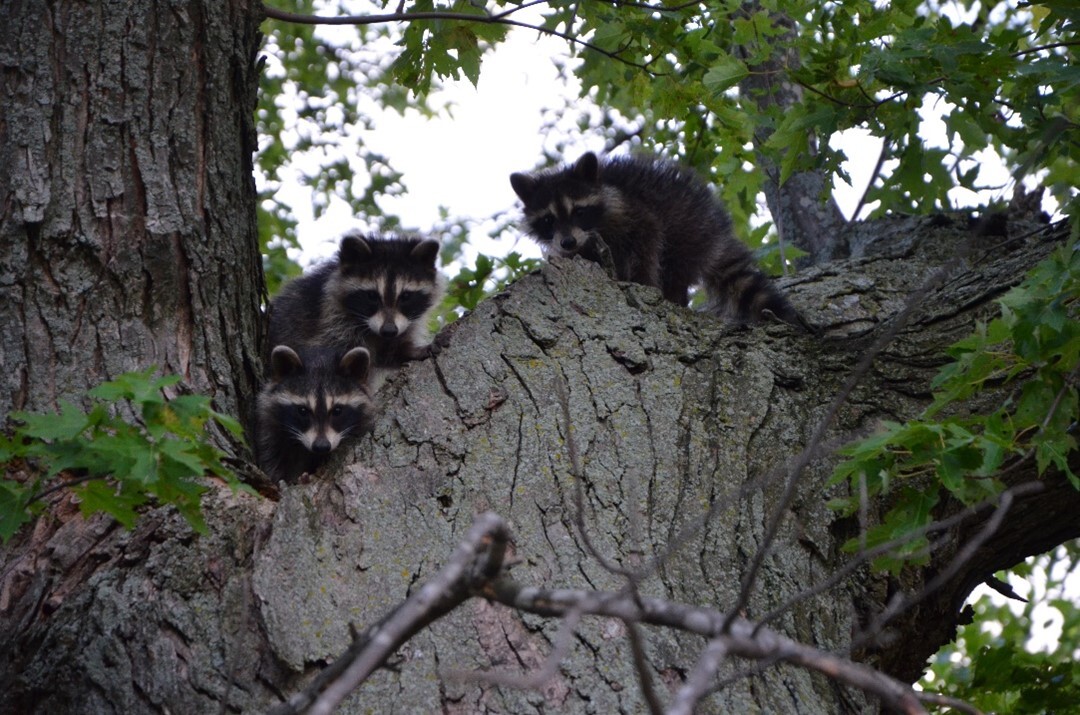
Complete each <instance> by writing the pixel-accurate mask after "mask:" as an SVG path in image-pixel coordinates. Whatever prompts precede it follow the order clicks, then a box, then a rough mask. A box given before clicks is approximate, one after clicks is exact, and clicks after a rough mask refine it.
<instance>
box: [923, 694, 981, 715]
mask: <svg viewBox="0 0 1080 715" xmlns="http://www.w3.org/2000/svg"><path fill="white" fill-rule="evenodd" d="M917 695H918V698H919V700H920V701H921V702H924V703H929V704H930V705H940V706H942V707H946V708H952V709H953V710H959V711H960V712H962V713H969V714H970V715H983V711H982V710H979V709H978V708H977V707H975V706H974V705H971V704H969V703H965V702H964V701H963V700H957V699H956V698H950V697H949V696H947V695H938V694H937V693H926V692H919V693H918V694H917Z"/></svg>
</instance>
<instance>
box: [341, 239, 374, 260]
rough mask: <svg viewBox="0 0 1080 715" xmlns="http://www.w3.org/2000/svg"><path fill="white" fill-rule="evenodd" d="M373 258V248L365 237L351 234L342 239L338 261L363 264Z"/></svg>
mask: <svg viewBox="0 0 1080 715" xmlns="http://www.w3.org/2000/svg"><path fill="white" fill-rule="evenodd" d="M370 258H371V246H370V245H369V244H368V242H367V241H365V240H364V238H363V236H358V235H357V234H355V233H351V234H349V235H348V236H345V237H344V238H342V239H341V248H340V249H339V250H338V260H340V261H341V262H342V263H363V262H364V261H367V260H369V259H370Z"/></svg>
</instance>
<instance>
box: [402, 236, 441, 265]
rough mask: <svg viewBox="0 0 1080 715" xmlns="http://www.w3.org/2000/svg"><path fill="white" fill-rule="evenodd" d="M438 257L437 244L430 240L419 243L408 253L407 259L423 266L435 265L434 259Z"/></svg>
mask: <svg viewBox="0 0 1080 715" xmlns="http://www.w3.org/2000/svg"><path fill="white" fill-rule="evenodd" d="M438 255H439V242H438V241H436V240H434V239H431V238H429V239H426V240H423V241H421V242H420V243H418V244H416V246H414V247H413V250H411V251H409V257H410V258H412V259H413V260H414V261H416V262H417V263H420V264H422V265H424V266H433V265H435V257H436V256H438Z"/></svg>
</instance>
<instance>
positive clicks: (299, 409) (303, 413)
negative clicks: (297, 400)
mask: <svg viewBox="0 0 1080 715" xmlns="http://www.w3.org/2000/svg"><path fill="white" fill-rule="evenodd" d="M293 409H294V410H296V415H297V417H307V416H308V415H310V414H311V410H310V409H308V408H307V407H304V406H303V405H293Z"/></svg>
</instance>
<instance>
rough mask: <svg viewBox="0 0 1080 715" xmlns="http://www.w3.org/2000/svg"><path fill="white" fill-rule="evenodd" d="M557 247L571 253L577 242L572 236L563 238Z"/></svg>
mask: <svg viewBox="0 0 1080 715" xmlns="http://www.w3.org/2000/svg"><path fill="white" fill-rule="evenodd" d="M559 245H561V246H562V247H563V248H565V249H566V250H567V251H572V250H574V249H575V248H577V241H576V240H575V239H574V237H573V236H564V237H563V239H562V240H561V241H559Z"/></svg>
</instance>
